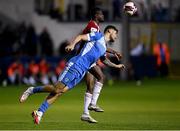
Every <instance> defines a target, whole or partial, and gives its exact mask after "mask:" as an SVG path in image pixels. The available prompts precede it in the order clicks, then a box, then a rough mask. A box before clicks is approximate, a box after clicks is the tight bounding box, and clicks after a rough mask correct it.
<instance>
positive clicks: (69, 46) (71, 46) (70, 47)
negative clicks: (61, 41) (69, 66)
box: [65, 44, 74, 52]
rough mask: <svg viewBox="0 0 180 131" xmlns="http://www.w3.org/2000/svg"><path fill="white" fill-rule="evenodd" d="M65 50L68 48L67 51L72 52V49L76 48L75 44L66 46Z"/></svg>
mask: <svg viewBox="0 0 180 131" xmlns="http://www.w3.org/2000/svg"><path fill="white" fill-rule="evenodd" d="M65 50H66V52H71V51H72V50H74V45H71V44H70V45H68V46H66V48H65Z"/></svg>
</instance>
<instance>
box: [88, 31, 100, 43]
mask: <svg viewBox="0 0 180 131" xmlns="http://www.w3.org/2000/svg"><path fill="white" fill-rule="evenodd" d="M87 36H88V41H97V40H99V39H100V38H101V37H102V33H101V32H91V33H89V34H87Z"/></svg>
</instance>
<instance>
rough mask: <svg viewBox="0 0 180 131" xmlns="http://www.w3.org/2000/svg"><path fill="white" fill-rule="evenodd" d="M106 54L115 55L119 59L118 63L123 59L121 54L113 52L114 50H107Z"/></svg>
mask: <svg viewBox="0 0 180 131" xmlns="http://www.w3.org/2000/svg"><path fill="white" fill-rule="evenodd" d="M106 52H107V53H110V54H113V55H114V56H115V57H116V58H117V59H118V61H119V60H120V59H121V58H122V55H121V53H119V52H117V51H115V50H113V49H112V48H107V50H106Z"/></svg>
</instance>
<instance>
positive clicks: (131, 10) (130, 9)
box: [123, 2, 137, 15]
mask: <svg viewBox="0 0 180 131" xmlns="http://www.w3.org/2000/svg"><path fill="white" fill-rule="evenodd" d="M123 10H124V12H125V13H126V14H128V15H134V14H135V13H136V12H137V8H136V6H135V4H134V3H133V2H127V3H126V4H124V6H123Z"/></svg>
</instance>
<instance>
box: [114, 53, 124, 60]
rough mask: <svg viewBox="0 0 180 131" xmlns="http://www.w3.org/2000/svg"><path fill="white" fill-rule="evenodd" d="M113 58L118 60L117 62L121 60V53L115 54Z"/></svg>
mask: <svg viewBox="0 0 180 131" xmlns="http://www.w3.org/2000/svg"><path fill="white" fill-rule="evenodd" d="M114 56H115V57H116V58H117V59H118V61H120V59H121V58H122V55H121V53H115V54H114Z"/></svg>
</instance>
